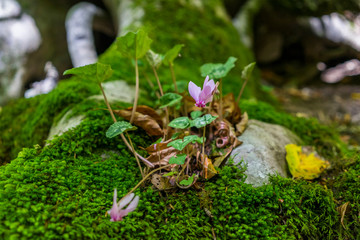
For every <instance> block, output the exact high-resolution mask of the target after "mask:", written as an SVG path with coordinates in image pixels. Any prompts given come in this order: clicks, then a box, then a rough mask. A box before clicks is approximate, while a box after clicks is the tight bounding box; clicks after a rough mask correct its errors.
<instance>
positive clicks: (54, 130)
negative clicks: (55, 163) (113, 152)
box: [47, 80, 135, 140]
mask: <svg viewBox="0 0 360 240" xmlns="http://www.w3.org/2000/svg"><path fill="white" fill-rule="evenodd" d="M102 86H103V88H104V91H105V94H106V97H107V99H108V101H109V102H110V103H111V102H119V101H120V102H126V103H132V102H133V101H134V95H135V89H134V87H133V86H129V85H128V84H127V83H126V82H125V81H122V80H116V81H111V82H106V83H103V84H102ZM89 99H96V100H98V101H104V98H103V96H102V95H94V96H91V97H89ZM79 104H81V103H79ZM71 115H73V112H72V109H70V110H69V111H67V112H66V113H65V114H64V116H63V117H62V118H61V119H60V120H59V122H57V123H55V124H53V126H52V127H51V129H50V132H49V136H48V138H47V139H48V140H51V139H53V138H54V137H55V136H56V135H58V136H60V135H62V134H63V133H65V132H66V131H68V130H69V129H71V128H74V127H77V126H78V125H80V123H81V122H82V121H83V120H84V119H85V118H86V116H85V115H83V114H80V115H76V114H75V115H74V116H71ZM70 116H71V117H70Z"/></svg>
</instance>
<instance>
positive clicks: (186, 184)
mask: <svg viewBox="0 0 360 240" xmlns="http://www.w3.org/2000/svg"><path fill="white" fill-rule="evenodd" d="M194 176H195V174H193V175H192V176H191V177H189V178H188V179H184V180H182V181H181V182H180V184H181V185H184V186H189V185H191V184H192V183H193V182H194Z"/></svg>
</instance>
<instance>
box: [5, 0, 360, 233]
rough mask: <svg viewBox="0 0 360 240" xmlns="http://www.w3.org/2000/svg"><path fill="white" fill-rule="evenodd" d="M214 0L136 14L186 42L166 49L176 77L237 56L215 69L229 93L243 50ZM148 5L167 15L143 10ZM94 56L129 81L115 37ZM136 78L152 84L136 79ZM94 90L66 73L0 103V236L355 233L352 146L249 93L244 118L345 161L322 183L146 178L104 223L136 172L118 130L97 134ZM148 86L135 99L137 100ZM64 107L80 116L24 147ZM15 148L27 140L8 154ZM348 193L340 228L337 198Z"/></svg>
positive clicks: (142, 142) (253, 87)
mask: <svg viewBox="0 0 360 240" xmlns="http://www.w3.org/2000/svg"><path fill="white" fill-rule="evenodd" d="M218 3H219V2H218V1H206V4H205V6H203V8H199V9H197V8H196V6H194V5H192V4H190V1H161V5H160V6H162V8H163V9H166V12H165V11H162V10H161V9H158V10H156V11H152V10H150V9H151V8H156V7H159V5H156V4H155V3H154V1H146V2H145V1H144V2H142V3H141V4H144V5H143V7H144V8H145V9H147V10H146V13H147V14H146V15H145V20H144V25H145V26H146V27H147V28H148V30H149V32H150V33H152V34H150V35H151V37H152V38H153V39H154V40H155V41H154V43H153V47H154V50H156V51H158V52H162V53H164V52H165V51H167V50H168V49H170V48H171V47H172V46H173V45H175V44H179V43H184V44H185V45H186V46H185V47H184V50H183V51H182V57H181V58H179V59H177V60H175V72H176V74H177V76H178V78H177V79H178V80H185V81H186V82H188V81H190V80H191V81H194V82H196V83H200V82H201V81H202V78H201V77H199V76H200V72H199V67H200V66H201V65H202V64H204V63H206V62H224V61H225V60H226V59H227V58H228V57H229V56H230V55H233V56H235V57H237V58H238V59H239V60H238V62H237V66H238V67H237V68H236V70H234V71H233V72H231V74H230V75H229V77H228V78H226V79H224V86H225V88H224V91H225V92H234V93H235V94H236V92H237V91H238V89H239V88H240V84H239V80H240V77H239V76H240V72H241V68H242V66H244V65H246V64H248V63H249V62H251V61H252V60H253V57H252V54H251V51H250V50H248V49H246V48H244V47H243V45H242V43H241V42H240V40H239V39H238V37H237V33H236V31H235V30H234V28H233V27H231V26H230V24H229V22H228V20H226V18H223V17H221V14H220V15H219V13H221V11H219V9H218V10H216V9H217V8H216V7H215V8H214V5H216V4H218ZM220 10H221V9H220ZM174 12H176V16H175V15H174ZM159 13H161V14H164V16H163V17H164V18H163V19H170V20H169V21H170V22H161V19H159V21H154V19H156V18H158V16H159ZM160 33H163V34H160ZM234 46H236V47H234ZM204 49H208V50H207V51H204ZM100 61H102V62H103V63H110V64H111V65H112V67H113V69H114V70H115V73H114V75H113V77H112V79H119V78H120V79H124V80H126V81H128V82H133V79H134V71H133V67H132V66H131V63H129V61H128V60H125V59H123V58H121V57H120V56H119V54H118V53H117V52H116V51H115V50H114V47H111V48H110V49H109V50H108V51H107V52H106V53H105V54H104V55H103V56H102V57H101V58H100ZM144 73H145V74H146V75H147V76H148V77H150V79H152V77H151V76H152V74H151V71H150V70H149V69H148V68H146V67H143V69H142V70H141V76H143V77H144V78H145V76H144ZM159 73H160V79H161V81H164V82H165V83H170V82H171V79H170V72H169V70H168V69H166V68H165V67H162V68H161V70H160V72H159ZM256 74H258V73H255V78H254V79H255V80H254V81H251V82H250V84H249V85H248V89H247V92H246V94H245V97H259V96H261V95H263V96H268V95H267V94H262V92H261V91H260V90H258V89H260V86H259V83H258V82H256V79H259V78H258V76H256ZM110 80H111V79H110ZM152 80H154V79H152ZM154 82H155V81H154ZM141 87H142V88H147V90H148V92H153V90H151V89H150V88H149V86H148V85H147V84H146V83H145V81H142V82H141ZM99 93H100V91H99V89H98V87H97V86H96V85H92V84H89V83H85V82H79V80H78V79H76V78H72V79H70V80H65V81H62V82H61V83H60V84H59V86H58V87H57V88H56V89H55V90H54V91H53V92H51V93H50V94H47V95H41V96H38V97H35V98H32V99H27V100H19V101H17V102H15V103H13V104H10V105H9V106H7V107H4V108H3V110H2V112H1V114H0V122H1V124H0V145H1V146H0V158H1V160H2V162H9V161H10V160H11V159H14V158H15V159H14V160H12V161H11V162H10V163H8V164H6V165H4V166H1V167H0V224H1V228H0V238H3V239H81V238H86V239H87V238H89V239H111V238H120V239H121V238H123V239H184V238H187V239H212V238H213V233H214V234H215V235H216V236H217V238H218V239H299V238H304V239H337V238H339V239H354V238H356V236H358V235H359V234H360V233H359V214H358V213H359V212H360V209H359V196H360V194H359V189H360V178H359V177H358V176H359V171H360V167H359V166H360V163H359V162H360V160H359V159H358V157H356V154H354V153H351V152H348V151H347V149H346V146H345V145H344V144H342V143H341V141H340V140H339V137H338V136H337V135H336V134H335V133H334V132H333V131H332V130H331V129H329V128H327V127H325V126H322V125H320V124H319V123H318V122H317V121H316V120H313V119H310V120H309V119H303V118H295V117H292V116H290V115H288V114H285V113H282V112H279V111H278V110H275V109H274V108H273V107H272V106H270V105H269V104H265V103H263V102H260V101H258V102H256V101H242V103H241V108H242V110H243V111H247V112H248V113H249V116H250V118H254V119H259V120H262V121H265V122H270V123H277V124H280V125H283V126H286V127H288V128H290V129H291V130H293V131H294V132H295V133H296V134H297V135H298V136H299V137H300V138H302V140H303V141H304V143H305V144H307V145H313V146H316V148H317V150H318V151H319V153H321V154H322V155H323V156H325V157H327V158H329V159H330V160H331V161H332V163H334V164H335V165H336V166H341V167H342V168H343V169H346V170H347V171H346V172H343V173H341V174H340V175H338V176H336V177H334V179H329V180H328V181H327V182H326V185H323V184H319V183H318V182H313V183H310V182H305V181H300V180H292V179H284V178H281V177H273V178H272V180H271V184H270V185H267V186H263V187H260V188H253V187H252V186H250V185H248V184H245V183H243V181H238V180H237V179H238V178H240V179H242V180H243V179H244V177H245V176H244V175H243V172H242V170H237V168H236V167H231V166H228V167H224V168H223V169H221V170H220V174H219V175H218V176H217V177H215V178H213V179H211V180H210V181H209V182H206V183H205V185H204V189H205V190H204V191H202V192H201V191H197V190H188V191H177V192H176V193H173V194H166V193H163V194H160V193H159V192H156V191H153V190H151V188H150V187H149V186H147V187H144V188H142V189H140V190H137V192H136V193H137V194H139V195H140V204H139V207H138V209H137V210H136V211H135V212H133V213H130V214H129V216H127V217H125V219H124V220H123V221H121V222H115V223H112V222H110V221H109V217H108V216H105V213H106V211H107V210H108V209H110V208H111V205H112V194H113V189H114V188H117V189H118V194H119V196H123V195H124V194H126V193H127V192H128V191H129V190H130V189H131V188H132V187H133V186H134V183H136V182H137V181H138V180H140V173H139V170H138V169H137V167H136V162H135V159H134V158H133V157H132V155H131V154H130V152H129V151H128V150H127V149H126V147H125V146H124V144H123V143H122V142H121V141H120V139H117V138H116V139H107V138H106V137H105V134H104V133H105V131H106V129H107V128H108V126H109V125H110V124H111V123H112V122H111V118H110V116H109V114H108V113H107V111H105V110H96V109H98V108H105V105H104V104H103V103H99V102H96V101H91V100H88V99H87V97H88V96H91V95H94V94H99ZM147 97H149V96H147ZM147 97H146V98H143V99H141V101H142V102H143V103H145V102H146V101H147ZM150 97H151V95H150ZM265 98H266V99H269V97H265ZM148 103H150V104H149V105H153V103H152V102H148ZM125 106H126V105H125V104H120V105H119V107H125ZM114 108H116V107H114ZM69 109H73V111H74V112H73V114H76V113H80V112H82V113H86V116H87V118H86V119H85V120H84V121H83V122H82V124H81V125H79V126H78V127H77V128H76V129H73V130H71V131H69V132H67V133H65V134H64V135H62V136H60V137H58V138H56V139H54V140H53V141H51V142H49V145H47V146H45V147H43V148H42V147H40V146H38V147H36V148H32V146H33V145H35V144H40V145H42V146H43V145H44V140H45V139H46V137H47V135H48V132H49V129H50V127H51V125H52V124H53V122H56V121H58V120H59V119H60V118H61V117H62V116H63V115H64V114H65V113H66V112H67V110H69ZM131 136H132V138H133V141H134V142H135V144H136V146H138V147H139V146H143V147H146V146H147V145H149V143H151V142H152V141H153V140H155V139H150V138H149V137H148V136H146V134H145V133H144V132H143V131H141V130H138V131H137V132H135V133H133V134H132V135H131ZM23 147H27V148H25V149H24V150H23V151H21V152H20V153H19V154H18V155H17V153H18V152H19V151H20V150H21V149H22V148H23ZM138 150H139V151H140V152H141V149H138ZM16 156H18V157H16ZM342 161H344V162H346V163H349V162H352V164H351V165H348V164H344V163H342ZM326 186H328V189H327V188H326ZM161 195H162V196H161ZM348 201H349V202H350V204H349V208H348V211H347V213H346V215H345V218H344V226H345V227H346V229H344V227H343V226H342V225H341V224H340V219H341V218H340V215H339V214H338V213H337V211H336V207H337V206H340V205H341V204H343V203H346V202H348ZM205 208H207V209H208V210H209V211H210V212H211V215H212V217H210V216H209V215H208V214H207V213H206V211H205Z"/></svg>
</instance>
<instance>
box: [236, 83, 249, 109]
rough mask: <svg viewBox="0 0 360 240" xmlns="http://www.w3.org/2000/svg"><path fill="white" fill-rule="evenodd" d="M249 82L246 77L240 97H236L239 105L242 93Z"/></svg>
mask: <svg viewBox="0 0 360 240" xmlns="http://www.w3.org/2000/svg"><path fill="white" fill-rule="evenodd" d="M247 82H248V78H246V79H245V81H244V83H243V85H242V86H241V90H240V92H239V95H238V97H237V99H236V102H237V105H239V103H240V98H241V95H242V94H243V92H244V89H245V86H246V84H247Z"/></svg>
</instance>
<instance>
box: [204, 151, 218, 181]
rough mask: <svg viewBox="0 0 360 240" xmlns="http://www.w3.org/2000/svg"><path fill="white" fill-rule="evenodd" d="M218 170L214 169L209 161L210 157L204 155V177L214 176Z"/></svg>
mask: <svg viewBox="0 0 360 240" xmlns="http://www.w3.org/2000/svg"><path fill="white" fill-rule="evenodd" d="M217 173H218V172H217V171H216V169H215V167H214V165H213V164H212V162H211V159H210V158H208V157H207V156H205V160H204V173H203V174H204V178H205V179H210V178H212V177H213V176H215V175H216V174H217Z"/></svg>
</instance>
